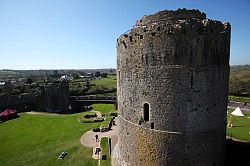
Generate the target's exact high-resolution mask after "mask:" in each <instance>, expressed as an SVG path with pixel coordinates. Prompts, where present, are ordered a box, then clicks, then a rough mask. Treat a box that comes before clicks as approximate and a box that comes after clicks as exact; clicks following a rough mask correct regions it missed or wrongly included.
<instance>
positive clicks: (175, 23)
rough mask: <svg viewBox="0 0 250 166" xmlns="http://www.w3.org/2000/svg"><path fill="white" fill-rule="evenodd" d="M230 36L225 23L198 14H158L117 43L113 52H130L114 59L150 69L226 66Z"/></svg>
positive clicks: (144, 18)
mask: <svg viewBox="0 0 250 166" xmlns="http://www.w3.org/2000/svg"><path fill="white" fill-rule="evenodd" d="M187 18H188V19H187ZM230 32H231V26H230V24H229V23H222V22H220V21H217V20H210V19H206V15H205V14H204V13H201V12H200V11H199V10H177V11H168V10H167V11H161V12H159V13H156V14H155V15H150V16H144V17H143V18H142V19H141V20H140V21H137V22H136V25H135V26H134V27H133V28H132V29H131V30H130V31H128V32H127V33H124V34H122V35H121V36H120V37H119V38H118V39H117V48H119V47H121V48H123V49H124V50H126V49H129V50H130V53H129V54H118V57H119V55H122V56H125V57H120V58H121V59H122V58H126V59H127V61H128V62H129V61H131V60H129V59H137V60H138V61H137V62H136V63H137V64H142V65H143V64H144V65H153V66H155V65H192V66H195V65H197V66H207V65H228V63H229V52H230V47H229V42H230ZM131 50H132V51H131ZM127 55H129V56H127ZM138 56H139V57H138Z"/></svg>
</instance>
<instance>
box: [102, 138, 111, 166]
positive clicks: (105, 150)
mask: <svg viewBox="0 0 250 166" xmlns="http://www.w3.org/2000/svg"><path fill="white" fill-rule="evenodd" d="M101 149H102V151H101V155H102V156H103V155H106V159H105V160H103V159H102V160H101V166H111V155H110V153H109V144H108V137H103V138H102V139H101Z"/></svg>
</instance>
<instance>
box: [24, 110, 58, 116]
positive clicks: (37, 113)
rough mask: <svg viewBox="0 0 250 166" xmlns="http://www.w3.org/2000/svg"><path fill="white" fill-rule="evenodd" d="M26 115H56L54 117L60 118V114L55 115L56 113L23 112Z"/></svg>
mask: <svg viewBox="0 0 250 166" xmlns="http://www.w3.org/2000/svg"><path fill="white" fill-rule="evenodd" d="M25 113H26V114H29V115H54V116H55V115H56V116H62V114H57V113H50V112H35V111H31V112H25Z"/></svg>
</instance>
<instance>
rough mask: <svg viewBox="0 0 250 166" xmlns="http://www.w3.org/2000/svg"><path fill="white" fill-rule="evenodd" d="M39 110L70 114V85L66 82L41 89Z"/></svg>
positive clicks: (55, 83) (51, 84)
mask: <svg viewBox="0 0 250 166" xmlns="http://www.w3.org/2000/svg"><path fill="white" fill-rule="evenodd" d="M40 90H41V95H40V96H39V97H40V99H39V101H40V103H39V108H40V109H41V110H43V111H47V112H57V113H68V112H69V111H70V110H69V108H70V98H69V85H68V83H67V82H66V81H61V82H54V83H50V84H48V85H45V86H42V87H40Z"/></svg>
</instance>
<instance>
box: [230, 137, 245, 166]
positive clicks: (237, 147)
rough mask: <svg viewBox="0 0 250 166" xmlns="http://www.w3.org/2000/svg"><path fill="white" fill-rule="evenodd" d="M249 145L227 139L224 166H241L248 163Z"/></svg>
mask: <svg viewBox="0 0 250 166" xmlns="http://www.w3.org/2000/svg"><path fill="white" fill-rule="evenodd" d="M249 154H250V143H249V142H248V143H247V142H237V141H233V140H231V139H227V142H226V160H225V166H230V165H233V166H241V165H246V163H249Z"/></svg>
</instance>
